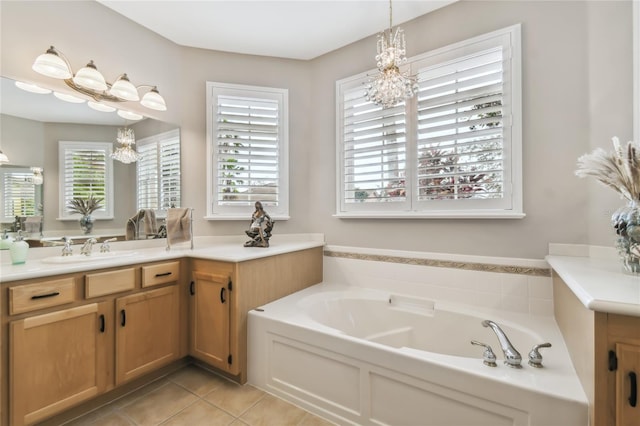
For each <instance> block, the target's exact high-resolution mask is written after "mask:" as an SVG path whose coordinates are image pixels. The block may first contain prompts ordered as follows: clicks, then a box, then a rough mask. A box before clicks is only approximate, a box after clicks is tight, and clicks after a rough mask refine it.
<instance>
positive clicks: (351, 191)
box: [342, 86, 407, 204]
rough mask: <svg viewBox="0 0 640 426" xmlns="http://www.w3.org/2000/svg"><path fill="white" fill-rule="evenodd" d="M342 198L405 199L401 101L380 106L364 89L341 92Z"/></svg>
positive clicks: (350, 200) (366, 200)
mask: <svg viewBox="0 0 640 426" xmlns="http://www.w3.org/2000/svg"><path fill="white" fill-rule="evenodd" d="M342 115H343V116H342V120H343V126H342V129H343V134H342V140H343V148H342V155H343V162H342V165H343V185H344V188H343V191H344V192H343V202H344V203H347V204H352V203H371V202H404V201H406V180H405V178H406V174H405V167H406V151H407V146H406V113H405V105H404V103H400V104H398V105H396V106H395V107H392V108H387V109H383V108H382V107H380V106H377V105H375V104H373V103H372V102H369V101H367V100H366V99H365V90H364V89H363V88H362V87H361V86H358V87H353V88H351V89H348V90H345V91H344V92H343V108H342Z"/></svg>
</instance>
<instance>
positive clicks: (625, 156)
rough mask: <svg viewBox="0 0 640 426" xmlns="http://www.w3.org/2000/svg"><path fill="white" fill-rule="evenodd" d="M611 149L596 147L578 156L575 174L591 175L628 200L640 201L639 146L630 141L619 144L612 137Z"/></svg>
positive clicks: (581, 175) (580, 175) (616, 139)
mask: <svg viewBox="0 0 640 426" xmlns="http://www.w3.org/2000/svg"><path fill="white" fill-rule="evenodd" d="M612 141H613V148H614V149H613V151H610V152H606V151H605V150H604V149H602V148H597V149H596V150H594V151H593V152H592V153H591V154H585V155H583V156H581V157H580V158H578V169H577V170H576V176H579V177H586V176H592V177H594V178H596V179H597V180H598V181H599V182H600V183H602V184H604V185H606V186H608V187H610V188H612V189H613V190H615V191H616V192H618V193H620V194H621V195H622V196H623V197H625V198H626V199H628V200H629V201H640V162H639V160H638V152H637V151H638V149H639V148H640V146H639V145H638V144H636V143H634V142H632V141H629V142H627V146H626V147H624V148H623V147H621V146H620V141H619V140H618V138H617V137H614V138H612Z"/></svg>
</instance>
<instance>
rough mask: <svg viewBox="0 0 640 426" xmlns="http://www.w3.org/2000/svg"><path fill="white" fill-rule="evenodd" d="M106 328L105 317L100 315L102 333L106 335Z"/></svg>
mask: <svg viewBox="0 0 640 426" xmlns="http://www.w3.org/2000/svg"><path fill="white" fill-rule="evenodd" d="M105 326H106V324H105V321H104V315H100V333H104V330H105Z"/></svg>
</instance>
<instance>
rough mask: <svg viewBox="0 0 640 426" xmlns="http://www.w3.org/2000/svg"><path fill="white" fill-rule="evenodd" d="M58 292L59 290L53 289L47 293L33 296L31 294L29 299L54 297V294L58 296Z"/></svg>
mask: <svg viewBox="0 0 640 426" xmlns="http://www.w3.org/2000/svg"><path fill="white" fill-rule="evenodd" d="M59 294H60V292H59V291H54V292H53V293H47V294H36V295H35V296H31V300H36V299H46V298H47V297H55V296H58V295H59Z"/></svg>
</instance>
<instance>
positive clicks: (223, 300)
mask: <svg viewBox="0 0 640 426" xmlns="http://www.w3.org/2000/svg"><path fill="white" fill-rule="evenodd" d="M226 290H227V289H226V288H224V287H222V288H221V289H220V303H224V302H226V301H227V299H226V298H225V297H224V294H225V291H226Z"/></svg>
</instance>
